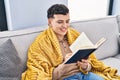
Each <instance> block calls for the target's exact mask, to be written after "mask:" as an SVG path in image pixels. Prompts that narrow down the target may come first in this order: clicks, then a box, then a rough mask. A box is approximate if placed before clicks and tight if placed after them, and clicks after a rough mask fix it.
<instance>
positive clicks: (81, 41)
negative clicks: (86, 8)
mask: <svg viewBox="0 0 120 80" xmlns="http://www.w3.org/2000/svg"><path fill="white" fill-rule="evenodd" d="M105 40H106V39H105V38H101V39H100V40H99V41H98V42H97V43H96V44H95V45H94V44H93V43H92V42H91V41H90V40H89V38H88V37H87V36H86V34H85V33H84V32H82V33H81V34H80V36H79V37H78V38H77V39H76V40H75V41H74V43H73V44H72V45H71V46H70V49H71V51H72V52H73V54H72V55H71V56H70V57H69V58H68V59H67V60H66V61H65V62H64V63H65V64H69V63H75V62H77V61H80V60H81V59H87V58H88V57H89V55H90V54H91V53H93V52H94V51H95V50H96V49H97V48H98V47H99V46H100V45H101V44H102V43H103V42H104V41H105Z"/></svg>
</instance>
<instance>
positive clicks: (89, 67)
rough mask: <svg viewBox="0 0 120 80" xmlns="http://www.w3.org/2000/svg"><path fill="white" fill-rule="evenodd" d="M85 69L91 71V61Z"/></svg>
mask: <svg viewBox="0 0 120 80" xmlns="http://www.w3.org/2000/svg"><path fill="white" fill-rule="evenodd" d="M85 70H86V71H90V70H91V64H90V63H88V65H87V68H86V69H85Z"/></svg>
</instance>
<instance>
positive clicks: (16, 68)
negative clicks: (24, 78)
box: [0, 39, 22, 80]
mask: <svg viewBox="0 0 120 80" xmlns="http://www.w3.org/2000/svg"><path fill="white" fill-rule="evenodd" d="M21 73H22V65H21V61H20V58H19V57H18V54H17V51H16V49H15V47H14V45H13V43H12V41H11V40H10V39H8V40H7V41H5V42H4V43H3V44H2V45H0V80H20V79H19V78H20V76H21Z"/></svg>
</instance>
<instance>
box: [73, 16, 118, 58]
mask: <svg viewBox="0 0 120 80" xmlns="http://www.w3.org/2000/svg"><path fill="white" fill-rule="evenodd" d="M71 26H72V27H74V28H75V29H76V30H78V31H79V32H85V33H86V34H87V35H88V37H89V38H90V40H91V41H92V42H93V43H94V44H95V43H96V42H97V41H98V40H99V39H100V38H102V37H104V38H106V39H107V40H106V42H105V43H104V44H103V45H102V46H100V48H99V49H98V50H97V51H95V54H96V57H97V58H98V59H103V58H106V57H111V56H115V55H116V54H117V53H118V49H119V48H118V37H119V35H118V34H119V30H118V24H117V19H116V16H108V17H105V18H99V19H92V20H85V21H77V22H73V23H71Z"/></svg>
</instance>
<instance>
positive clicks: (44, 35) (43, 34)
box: [32, 29, 48, 45]
mask: <svg viewBox="0 0 120 80" xmlns="http://www.w3.org/2000/svg"><path fill="white" fill-rule="evenodd" d="M47 39H48V34H47V29H46V30H44V31H43V32H41V33H39V34H38V35H37V37H36V38H35V39H34V41H33V43H32V45H34V44H35V45H37V44H40V43H41V44H43V43H45V41H47Z"/></svg>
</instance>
